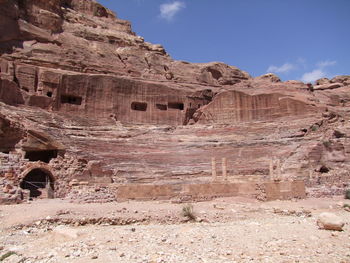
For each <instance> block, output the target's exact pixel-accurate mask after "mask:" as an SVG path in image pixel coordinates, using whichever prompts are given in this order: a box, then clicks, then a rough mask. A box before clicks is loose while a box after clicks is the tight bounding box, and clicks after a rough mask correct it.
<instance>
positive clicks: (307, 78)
mask: <svg viewBox="0 0 350 263" xmlns="http://www.w3.org/2000/svg"><path fill="white" fill-rule="evenodd" d="M326 75H327V74H326V72H324V71H323V70H322V69H315V70H313V71H311V72H307V73H305V74H304V75H303V76H302V77H301V80H302V81H303V82H314V81H315V80H318V79H320V78H324V77H326Z"/></svg>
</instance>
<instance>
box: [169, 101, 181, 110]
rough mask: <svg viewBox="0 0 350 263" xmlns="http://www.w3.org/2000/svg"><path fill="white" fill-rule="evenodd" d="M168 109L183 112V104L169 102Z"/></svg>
mask: <svg viewBox="0 0 350 263" xmlns="http://www.w3.org/2000/svg"><path fill="white" fill-rule="evenodd" d="M168 107H169V109H175V110H183V109H184V104H183V103H181V102H169V103H168Z"/></svg>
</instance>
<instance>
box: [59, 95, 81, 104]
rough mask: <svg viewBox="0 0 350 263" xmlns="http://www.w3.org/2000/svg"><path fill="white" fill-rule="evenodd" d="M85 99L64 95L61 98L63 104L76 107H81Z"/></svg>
mask: <svg viewBox="0 0 350 263" xmlns="http://www.w3.org/2000/svg"><path fill="white" fill-rule="evenodd" d="M82 100H83V98H82V97H79V96H73V95H62V96H61V103H63V104H74V105H81V102H82Z"/></svg>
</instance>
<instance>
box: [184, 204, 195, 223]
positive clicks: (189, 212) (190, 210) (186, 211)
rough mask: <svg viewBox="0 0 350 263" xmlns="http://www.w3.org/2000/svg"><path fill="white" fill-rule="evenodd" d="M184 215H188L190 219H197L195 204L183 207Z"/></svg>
mask: <svg viewBox="0 0 350 263" xmlns="http://www.w3.org/2000/svg"><path fill="white" fill-rule="evenodd" d="M182 216H183V217H186V218H187V219H188V220H190V221H194V220H196V215H195V214H194V211H193V206H192V205H191V204H187V205H185V206H183V207H182Z"/></svg>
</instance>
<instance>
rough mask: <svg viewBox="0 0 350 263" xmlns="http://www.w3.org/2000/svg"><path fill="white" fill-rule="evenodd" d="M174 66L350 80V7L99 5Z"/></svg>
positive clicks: (276, 0) (165, 0)
mask: <svg viewBox="0 0 350 263" xmlns="http://www.w3.org/2000/svg"><path fill="white" fill-rule="evenodd" d="M98 1H99V2H100V3H101V4H103V5H104V6H106V7H108V8H110V9H112V10H113V11H115V12H116V13H117V16H118V17H119V18H122V19H126V20H129V21H131V22H132V27H133V31H134V32H136V33H137V34H138V35H140V36H142V37H144V38H145V40H146V41H148V42H152V43H154V44H162V45H163V46H164V47H165V49H166V50H167V52H168V53H169V54H170V55H171V56H172V57H173V58H174V59H176V60H185V61H189V62H211V61H221V62H224V63H227V64H229V65H233V66H236V67H238V68H240V69H242V70H245V71H247V72H248V73H249V74H251V75H252V76H259V75H262V74H265V73H267V72H274V73H276V74H277V75H278V76H280V78H281V79H283V80H289V79H297V80H303V81H305V82H311V81H314V80H315V79H318V78H321V77H333V76H335V75H344V74H347V75H349V74H350V0H216V1H214V0H98Z"/></svg>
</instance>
